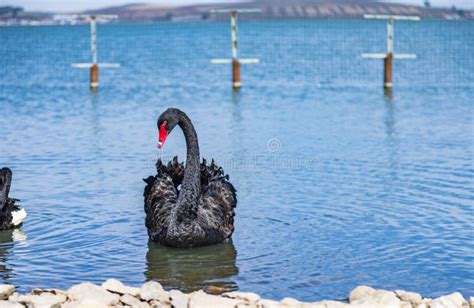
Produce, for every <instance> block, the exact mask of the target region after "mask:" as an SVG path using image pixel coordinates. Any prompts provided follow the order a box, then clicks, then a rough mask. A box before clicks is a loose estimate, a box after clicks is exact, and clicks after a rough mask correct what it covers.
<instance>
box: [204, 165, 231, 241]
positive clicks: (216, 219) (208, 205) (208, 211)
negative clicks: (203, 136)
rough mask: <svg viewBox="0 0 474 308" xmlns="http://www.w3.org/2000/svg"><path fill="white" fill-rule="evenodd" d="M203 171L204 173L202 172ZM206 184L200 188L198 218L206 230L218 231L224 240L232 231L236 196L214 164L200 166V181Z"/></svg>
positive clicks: (221, 171) (227, 180) (226, 177)
mask: <svg viewBox="0 0 474 308" xmlns="http://www.w3.org/2000/svg"><path fill="white" fill-rule="evenodd" d="M203 171H205V173H204V172H203ZM202 178H205V180H206V182H204V181H203V183H207V184H205V185H203V187H202V196H201V204H200V207H199V214H198V215H199V218H200V220H201V222H202V223H203V224H204V225H206V227H207V228H210V229H213V230H220V231H221V232H222V233H223V234H224V236H225V237H226V238H228V237H230V236H231V235H232V232H233V231H234V216H235V212H234V209H235V207H236V206H237V196H236V190H235V188H234V186H233V185H232V184H231V183H230V182H229V176H228V175H224V171H223V170H222V168H220V167H218V166H216V165H215V164H214V162H212V163H211V165H210V166H206V163H205V161H204V162H203V164H202V165H201V179H202Z"/></svg>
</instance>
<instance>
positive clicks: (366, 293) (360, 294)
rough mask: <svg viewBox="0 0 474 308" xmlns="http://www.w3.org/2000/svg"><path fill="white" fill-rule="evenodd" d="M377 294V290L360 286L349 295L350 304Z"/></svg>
mask: <svg viewBox="0 0 474 308" xmlns="http://www.w3.org/2000/svg"><path fill="white" fill-rule="evenodd" d="M374 293H375V289H374V288H371V287H368V286H358V287H356V288H355V289H354V290H352V291H351V294H349V303H352V302H355V301H357V300H360V299H364V298H368V297H370V296H372V295H373V294H374Z"/></svg>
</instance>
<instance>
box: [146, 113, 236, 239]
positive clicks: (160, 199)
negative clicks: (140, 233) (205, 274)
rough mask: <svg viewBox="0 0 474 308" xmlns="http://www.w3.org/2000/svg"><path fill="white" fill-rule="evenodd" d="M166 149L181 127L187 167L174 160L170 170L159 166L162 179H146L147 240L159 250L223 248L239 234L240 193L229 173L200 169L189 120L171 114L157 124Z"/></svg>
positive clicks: (160, 142)
mask: <svg viewBox="0 0 474 308" xmlns="http://www.w3.org/2000/svg"><path fill="white" fill-rule="evenodd" d="M157 124H158V130H159V140H158V148H161V147H162V146H163V145H164V143H165V140H166V138H167V137H168V134H169V133H170V132H171V131H172V130H173V128H174V127H175V126H176V125H179V127H181V129H182V131H183V133H184V137H185V139H186V148H187V156H186V166H184V164H183V163H179V162H178V158H177V157H174V159H173V161H171V162H169V163H168V165H166V166H165V165H164V164H163V163H162V161H161V159H159V160H158V162H157V163H156V169H157V175H156V176H154V177H152V176H150V177H149V178H147V179H145V180H144V181H145V182H146V183H147V185H146V187H145V192H144V197H145V213H146V222H145V225H146V227H147V229H148V236H149V237H150V239H151V240H152V241H154V242H158V243H160V244H163V245H166V246H171V247H178V248H189V247H197V246H206V245H212V244H216V243H220V242H223V241H225V240H226V239H228V238H230V237H231V235H232V232H233V231H234V208H235V207H236V205H237V198H236V191H235V189H234V186H233V185H232V184H231V183H230V182H229V176H228V175H225V174H224V170H222V168H221V167H218V166H216V165H215V164H214V160H213V161H212V163H211V164H209V165H208V164H207V163H206V160H203V162H202V163H199V160H200V158H199V145H198V138H197V134H196V131H195V129H194V126H193V124H192V123H191V120H190V119H189V118H188V116H187V115H186V114H185V113H184V112H182V111H181V110H179V109H175V108H169V109H167V110H166V111H165V112H163V113H162V114H161V115H160V117H159V118H158V123H157Z"/></svg>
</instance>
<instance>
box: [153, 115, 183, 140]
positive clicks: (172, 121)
mask: <svg viewBox="0 0 474 308" xmlns="http://www.w3.org/2000/svg"><path fill="white" fill-rule="evenodd" d="M180 112H181V111H179V110H178V109H176V108H169V109H167V110H166V111H165V112H163V113H162V114H161V115H160V117H159V118H158V122H157V125H158V132H159V135H158V149H161V148H162V147H163V145H164V144H165V141H166V138H168V135H169V133H171V131H172V130H173V128H174V127H175V126H176V125H177V124H178V122H179V115H180Z"/></svg>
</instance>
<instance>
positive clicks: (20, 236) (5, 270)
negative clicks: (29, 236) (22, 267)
mask: <svg viewBox="0 0 474 308" xmlns="http://www.w3.org/2000/svg"><path fill="white" fill-rule="evenodd" d="M24 240H26V233H24V232H23V231H21V230H20V229H14V230H5V231H0V283H8V280H9V279H10V277H11V276H12V269H11V268H10V267H8V265H7V262H8V259H9V256H10V252H11V250H12V248H13V246H14V242H18V241H24Z"/></svg>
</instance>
